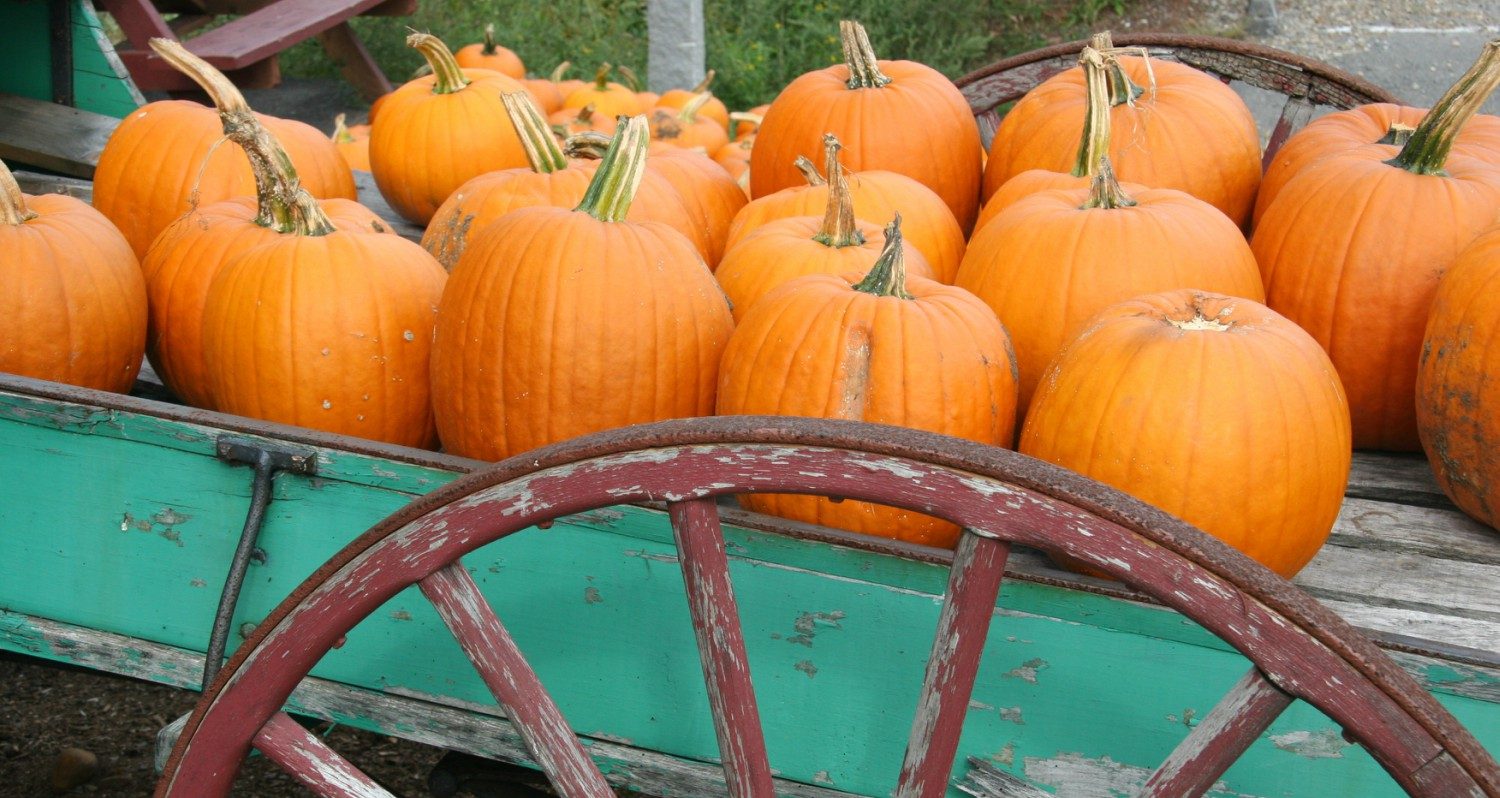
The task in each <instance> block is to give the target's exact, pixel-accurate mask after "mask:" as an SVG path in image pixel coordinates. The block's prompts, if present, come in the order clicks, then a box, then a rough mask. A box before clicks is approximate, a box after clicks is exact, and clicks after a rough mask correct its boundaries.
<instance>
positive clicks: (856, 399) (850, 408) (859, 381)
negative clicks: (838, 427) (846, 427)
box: [833, 327, 873, 421]
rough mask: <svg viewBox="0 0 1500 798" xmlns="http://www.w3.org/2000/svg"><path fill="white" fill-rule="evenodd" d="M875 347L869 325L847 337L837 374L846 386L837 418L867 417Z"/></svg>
mask: <svg viewBox="0 0 1500 798" xmlns="http://www.w3.org/2000/svg"><path fill="white" fill-rule="evenodd" d="M872 348H873V347H872V346H871V341H870V330H869V328H867V327H853V328H850V329H849V331H848V337H847V338H845V340H844V356H843V357H842V358H841V359H840V360H839V373H838V374H836V375H835V376H834V379H835V381H836V383H837V384H839V385H841V386H843V392H842V394H841V395H840V396H839V403H838V407H837V408H835V409H834V413H833V417H834V418H845V419H852V420H855V421H858V420H860V419H863V418H864V416H865V403H866V402H867V401H868V400H869V390H870V361H871V349H872Z"/></svg>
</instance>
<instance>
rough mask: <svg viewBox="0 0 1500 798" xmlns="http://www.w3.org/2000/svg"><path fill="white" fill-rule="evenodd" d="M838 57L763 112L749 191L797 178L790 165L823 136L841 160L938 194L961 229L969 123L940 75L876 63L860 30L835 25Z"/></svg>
mask: <svg viewBox="0 0 1500 798" xmlns="http://www.w3.org/2000/svg"><path fill="white" fill-rule="evenodd" d="M839 31H840V34H841V38H842V40H843V45H844V59H845V63H843V64H836V65H834V66H831V67H828V68H827V69H820V70H817V71H814V72H808V73H806V74H804V75H802V76H800V77H798V78H797V79H795V80H793V81H792V82H791V84H790V85H788V86H787V87H786V88H785V89H783V90H782V91H781V93H780V94H779V95H777V96H776V99H775V100H774V101H773V102H772V103H771V107H770V109H769V110H767V111H766V114H765V118H764V120H763V121H762V122H761V125H760V129H759V132H757V133H756V144H755V150H754V152H753V153H751V156H750V195H751V196H752V197H755V198H760V197H764V196H766V195H767V194H770V193H772V192H775V191H780V190H781V189H784V188H790V187H792V186H800V185H802V184H803V182H805V181H804V180H803V177H802V175H801V174H800V173H799V172H798V171H797V168H796V167H795V166H794V165H793V164H795V163H796V160H797V158H798V157H799V156H802V157H808V158H816V157H817V155H818V153H819V152H820V151H821V150H822V146H823V136H824V135H825V134H827V133H832V134H833V135H835V136H838V138H839V140H840V141H842V142H843V143H844V148H845V151H846V153H847V154H846V155H845V161H846V163H845V166H847V167H848V168H849V169H850V170H851V171H854V172H863V171H867V170H871V169H884V170H888V171H891V172H900V173H901V174H904V175H906V176H907V177H910V178H913V179H915V180H916V181H917V182H919V183H921V184H923V185H925V186H927V187H928V188H930V189H932V190H933V191H934V192H936V193H937V195H938V196H940V197H942V198H943V201H944V202H945V203H947V204H948V208H949V210H951V211H952V212H953V216H954V218H956V219H957V220H958V223H959V227H960V228H962V229H964V230H968V229H970V228H971V227H972V226H973V225H974V215H975V212H976V211H977V210H978V207H979V174H980V165H979V154H980V151H981V149H982V147H981V145H980V142H979V126H978V124H977V123H976V122H975V121H974V113H973V112H972V111H971V110H969V104H968V102H967V101H966V100H965V99H964V97H963V95H962V94H960V93H959V91H958V89H957V88H955V87H954V85H953V83H952V81H950V80H948V78H946V77H944V76H943V74H942V73H940V72H938V71H937V70H934V69H932V68H931V67H928V66H925V65H923V64H918V63H915V62H912V61H878V60H876V58H875V53H874V51H873V50H872V49H871V47H870V41H869V38H868V37H867V36H866V35H865V31H864V28H862V27H860V25H859V23H857V22H850V21H847V20H846V21H844V22H842V23H840V26H839Z"/></svg>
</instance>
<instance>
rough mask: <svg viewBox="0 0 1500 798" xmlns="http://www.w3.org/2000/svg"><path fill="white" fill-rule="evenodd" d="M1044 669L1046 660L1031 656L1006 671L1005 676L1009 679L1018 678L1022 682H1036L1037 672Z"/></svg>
mask: <svg viewBox="0 0 1500 798" xmlns="http://www.w3.org/2000/svg"><path fill="white" fill-rule="evenodd" d="M1046 669H1047V661H1046V660H1044V659H1040V658H1032V659H1029V660H1026V661H1025V662H1023V663H1021V664H1020V665H1017V666H1016V667H1014V668H1011V669H1010V670H1008V671H1006V672H1005V676H1006V677H1007V678H1010V679H1020V680H1021V681H1023V682H1030V683H1032V684H1036V683H1037V681H1036V675H1037V672H1038V671H1042V670H1046Z"/></svg>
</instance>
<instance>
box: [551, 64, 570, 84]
mask: <svg viewBox="0 0 1500 798" xmlns="http://www.w3.org/2000/svg"><path fill="white" fill-rule="evenodd" d="M572 68H573V62H572V61H564V62H562V63H561V64H558V65H557V66H556V67H554V68H553V70H552V74H550V75H548V76H547V80H550V81H552V82H553V83H557V82H558V81H560V80H562V76H563V75H564V74H565V73H566V72H567V71H568V70H569V69H572Z"/></svg>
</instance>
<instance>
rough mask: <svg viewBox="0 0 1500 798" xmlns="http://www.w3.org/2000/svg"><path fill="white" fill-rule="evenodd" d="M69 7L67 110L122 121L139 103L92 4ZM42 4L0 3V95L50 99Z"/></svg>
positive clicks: (33, 0) (74, 0) (40, 0)
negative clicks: (2, 37) (0, 42)
mask: <svg viewBox="0 0 1500 798" xmlns="http://www.w3.org/2000/svg"><path fill="white" fill-rule="evenodd" d="M69 2H70V4H71V6H72V15H73V26H72V31H73V34H72V44H71V47H72V55H73V96H74V102H73V105H74V106H75V107H77V108H81V109H83V110H85V111H93V112H94V113H98V114H107V115H109V116H113V117H116V118H124V117H125V115H126V114H129V113H130V112H131V111H134V110H135V109H136V108H138V107H140V106H141V105H142V104H144V102H145V100H144V98H143V97H142V96H141V93H140V91H139V90H138V89H136V87H135V84H134V83H133V82H131V81H130V79H129V75H128V73H127V72H126V70H125V68H124V66H123V65H121V64H120V62H119V59H118V58H117V57H116V56H115V54H114V48H113V46H112V45H111V44H110V42H109V38H108V36H107V35H106V34H105V31H104V28H103V25H101V24H100V22H99V17H98V15H97V14H95V13H94V7H93V3H91V2H87V0H69ZM47 6H48V3H47V2H46V1H45V0H0V29H3V30H5V31H7V36H6V44H5V46H4V47H0V75H4V76H5V78H4V79H3V81H0V92H5V93H8V94H18V95H20V96H22V97H31V98H33V99H37V100H51V99H52V72H51V63H52V48H51V39H50V37H49V35H48V31H49V29H50V28H49V12H48V9H47Z"/></svg>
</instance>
